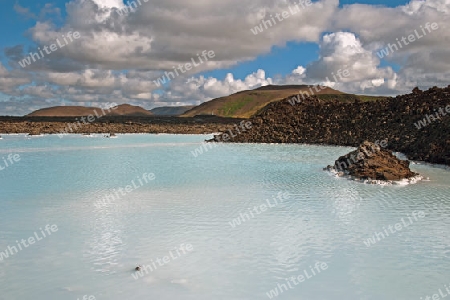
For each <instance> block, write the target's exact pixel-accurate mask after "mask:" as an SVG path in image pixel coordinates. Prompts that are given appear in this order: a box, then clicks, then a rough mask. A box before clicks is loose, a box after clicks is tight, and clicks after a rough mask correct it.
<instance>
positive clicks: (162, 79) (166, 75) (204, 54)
mask: <svg viewBox="0 0 450 300" xmlns="http://www.w3.org/2000/svg"><path fill="white" fill-rule="evenodd" d="M215 56H216V54H215V53H214V51H213V50H209V51H207V50H203V52H202V54H201V57H203V59H204V60H202V58H201V57H200V54H199V53H197V58H198V62H199V63H198V64H197V63H196V61H195V58H194V57H192V58H191V61H192V64H191V63H190V62H187V63H185V64H179V65H178V66H177V67H172V68H173V71H174V72H175V73H174V72H171V71H169V72H168V71H166V72H164V75H163V76H161V77H158V78H157V79H156V80H153V82H154V83H155V84H156V85H157V86H158V87H159V86H161V85H163V84H165V83H166V82H168V81H170V80H171V79H175V78H176V77H178V76H180V73H178V70H180V72H181V73H182V74H184V73H186V72H187V71H190V70H192V69H193V68H196V67H198V66H200V65H201V64H203V63H206V62H207V61H208V59H211V58H214V57H215ZM183 68H185V69H183Z"/></svg>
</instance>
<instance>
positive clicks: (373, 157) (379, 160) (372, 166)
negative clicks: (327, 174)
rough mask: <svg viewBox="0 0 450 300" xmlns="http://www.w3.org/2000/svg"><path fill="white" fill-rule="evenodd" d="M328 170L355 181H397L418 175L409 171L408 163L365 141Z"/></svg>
mask: <svg viewBox="0 0 450 300" xmlns="http://www.w3.org/2000/svg"><path fill="white" fill-rule="evenodd" d="M330 169H334V170H335V171H337V172H342V173H343V174H345V175H350V176H353V177H355V178H357V179H371V180H384V181H389V180H395V181H398V180H401V179H409V178H412V177H415V176H417V175H419V174H417V173H414V172H412V171H411V170H410V169H409V161H407V160H400V159H398V158H397V157H396V156H395V155H393V154H392V152H391V151H389V150H384V149H381V148H380V146H378V145H376V144H374V143H370V142H367V141H365V142H364V143H362V144H361V145H360V146H359V147H358V149H356V150H355V151H352V152H350V153H348V154H347V155H344V156H341V157H339V159H338V160H336V161H335V163H334V167H330V166H328V170H330Z"/></svg>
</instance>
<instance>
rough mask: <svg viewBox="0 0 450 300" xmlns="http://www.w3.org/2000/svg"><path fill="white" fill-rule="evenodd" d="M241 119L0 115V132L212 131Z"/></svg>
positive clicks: (198, 132) (173, 132)
mask: <svg viewBox="0 0 450 300" xmlns="http://www.w3.org/2000/svg"><path fill="white" fill-rule="evenodd" d="M240 121H241V119H235V118H221V117H215V116H198V117H192V118H179V117H153V116H152V117H108V116H105V117H102V118H100V119H97V120H95V121H94V122H90V123H86V124H84V123H80V124H81V125H80V126H78V125H74V124H77V118H72V117H0V134H9V133H27V134H31V135H39V134H60V133H75V134H89V133H171V134H211V133H216V132H224V131H226V130H228V129H230V128H233V126H234V125H235V124H237V123H238V122H240Z"/></svg>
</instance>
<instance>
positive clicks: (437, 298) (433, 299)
mask: <svg viewBox="0 0 450 300" xmlns="http://www.w3.org/2000/svg"><path fill="white" fill-rule="evenodd" d="M449 285H450V284H449ZM444 286H445V291H447V293H448V294H446V293H445V291H444V292H442V288H440V289H439V290H438V291H437V293H435V294H433V295H432V296H428V295H427V296H425V298H423V297H420V300H441V299H444V298H447V296H449V295H450V288H449V287H448V286H447V285H446V284H444Z"/></svg>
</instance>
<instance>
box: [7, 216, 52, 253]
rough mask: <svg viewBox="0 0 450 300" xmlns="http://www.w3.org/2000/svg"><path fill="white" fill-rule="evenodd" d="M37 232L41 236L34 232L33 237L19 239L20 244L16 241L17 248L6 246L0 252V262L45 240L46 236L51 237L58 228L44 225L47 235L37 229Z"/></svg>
mask: <svg viewBox="0 0 450 300" xmlns="http://www.w3.org/2000/svg"><path fill="white" fill-rule="evenodd" d="M39 230H40V231H41V232H40V233H41V235H39V234H38V233H37V232H36V231H35V232H34V235H33V236H30V237H29V238H27V239H26V240H25V239H21V240H20V242H19V241H17V240H16V243H17V247H16V246H8V247H7V248H6V250H5V251H4V252H0V261H3V260H4V259H7V258H8V257H10V256H13V255H15V254H17V253H19V251H22V250H23V249H24V248H28V247H29V246H30V245H34V244H35V243H36V242H39V241H41V240H43V239H44V238H46V237H47V235H48V236H50V235H52V233H55V232H57V231H58V226H56V225H55V224H53V225H51V226H50V225H49V224H47V225H45V231H46V232H47V235H46V234H45V232H44V230H43V229H42V228H39ZM35 238H36V239H35ZM27 242H28V244H27ZM22 246H23V248H22ZM17 248H19V250H17Z"/></svg>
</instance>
